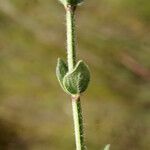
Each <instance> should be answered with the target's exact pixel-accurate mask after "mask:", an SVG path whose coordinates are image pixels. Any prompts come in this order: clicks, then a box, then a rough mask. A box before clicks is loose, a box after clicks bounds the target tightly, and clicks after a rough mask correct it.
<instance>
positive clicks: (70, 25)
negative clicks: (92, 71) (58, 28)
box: [66, 5, 76, 71]
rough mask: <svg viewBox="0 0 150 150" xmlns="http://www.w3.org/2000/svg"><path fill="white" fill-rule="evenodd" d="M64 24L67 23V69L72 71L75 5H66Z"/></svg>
mask: <svg viewBox="0 0 150 150" xmlns="http://www.w3.org/2000/svg"><path fill="white" fill-rule="evenodd" d="M66 24H67V54H68V55H67V56H68V69H69V71H72V70H73V68H74V66H75V64H76V51H75V7H73V6H70V5H68V6H67V8H66Z"/></svg>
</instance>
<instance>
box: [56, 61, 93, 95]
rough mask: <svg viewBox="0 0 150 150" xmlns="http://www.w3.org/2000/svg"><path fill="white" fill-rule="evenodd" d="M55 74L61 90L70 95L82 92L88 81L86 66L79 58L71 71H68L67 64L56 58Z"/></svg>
mask: <svg viewBox="0 0 150 150" xmlns="http://www.w3.org/2000/svg"><path fill="white" fill-rule="evenodd" d="M56 75H57V78H58V81H59V83H60V85H61V87H62V88H63V90H64V91H65V92H66V93H68V94H71V95H76V94H80V93H83V92H84V91H85V90H86V89H87V87H88V84H89V81H90V72H89V69H88V66H87V65H86V64H85V63H84V62H83V61H82V60H80V61H79V62H78V63H77V64H76V66H75V67H74V69H73V70H72V71H71V72H68V66H67V64H66V63H65V62H64V61H63V60H62V59H60V58H59V59H58V62H57V67H56Z"/></svg>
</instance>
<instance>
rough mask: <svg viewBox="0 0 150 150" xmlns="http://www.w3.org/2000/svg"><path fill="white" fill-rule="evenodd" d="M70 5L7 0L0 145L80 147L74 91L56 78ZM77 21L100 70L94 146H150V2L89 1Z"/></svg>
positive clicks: (91, 119) (91, 106)
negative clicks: (75, 130)
mask: <svg viewBox="0 0 150 150" xmlns="http://www.w3.org/2000/svg"><path fill="white" fill-rule="evenodd" d="M64 12H65V11H64V9H63V7H62V5H61V4H60V3H59V2H58V1H57V0H0V150H60V149H61V150H73V149H75V144H74V135H73V125H72V112H71V101H70V97H69V96H67V95H66V94H65V93H64V92H63V91H62V90H61V88H60V86H59V84H58V82H57V79H56V77H55V66H56V60H57V58H58V57H61V58H63V59H66V54H65V52H66V50H65V46H66V44H65V41H66V37H65V18H64V17H65V13H64ZM76 20H77V43H78V45H77V48H78V57H79V58H80V59H84V60H85V61H86V62H87V63H88V65H89V67H90V70H91V76H92V79H91V83H90V86H89V89H88V90H87V92H86V93H85V94H84V96H83V97H82V105H83V111H84V122H85V132H86V144H87V147H88V149H89V150H102V149H103V147H104V145H106V144H107V143H110V144H111V150H149V149H150V144H149V140H150V1H149V0H132V1H131V0H86V1H85V3H84V5H82V6H81V7H80V8H79V9H78V11H77V16H76Z"/></svg>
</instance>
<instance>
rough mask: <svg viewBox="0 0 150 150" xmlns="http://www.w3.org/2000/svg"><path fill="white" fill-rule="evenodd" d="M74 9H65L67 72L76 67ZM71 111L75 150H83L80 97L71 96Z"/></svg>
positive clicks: (68, 7)
mask: <svg viewBox="0 0 150 150" xmlns="http://www.w3.org/2000/svg"><path fill="white" fill-rule="evenodd" d="M75 9H76V6H70V5H68V6H67V8H66V25H67V55H68V59H67V60H68V70H69V72H70V71H72V70H73V68H74V66H75V65H76V50H75ZM72 111H73V120H74V131H75V141H76V150H85V144H84V134H83V118H82V109H81V101H80V95H75V96H74V95H72Z"/></svg>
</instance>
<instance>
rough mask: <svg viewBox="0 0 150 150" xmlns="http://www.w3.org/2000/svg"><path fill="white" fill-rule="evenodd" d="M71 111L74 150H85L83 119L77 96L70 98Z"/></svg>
mask: <svg viewBox="0 0 150 150" xmlns="http://www.w3.org/2000/svg"><path fill="white" fill-rule="evenodd" d="M72 111H73V120H74V130H75V139H76V149H77V150H85V144H84V131H83V117H82V109H81V101H80V97H79V96H77V97H72Z"/></svg>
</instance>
